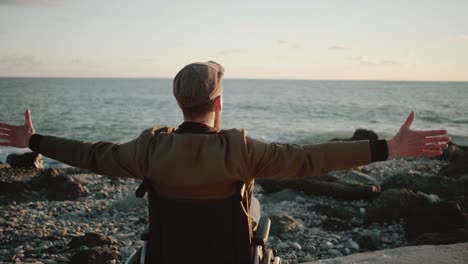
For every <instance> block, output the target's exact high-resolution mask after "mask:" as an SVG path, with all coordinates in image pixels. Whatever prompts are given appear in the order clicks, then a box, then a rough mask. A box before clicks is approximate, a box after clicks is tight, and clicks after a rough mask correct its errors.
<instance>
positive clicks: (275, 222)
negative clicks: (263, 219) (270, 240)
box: [270, 213, 304, 235]
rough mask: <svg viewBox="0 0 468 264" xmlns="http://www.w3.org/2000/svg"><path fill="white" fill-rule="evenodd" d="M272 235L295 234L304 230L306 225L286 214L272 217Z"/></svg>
mask: <svg viewBox="0 0 468 264" xmlns="http://www.w3.org/2000/svg"><path fill="white" fill-rule="evenodd" d="M270 220H271V229H270V233H271V234H272V235H279V234H282V233H288V232H295V231H299V230H302V229H304V225H303V224H301V223H299V222H298V221H296V220H295V219H294V218H293V217H291V216H290V215H288V214H286V213H279V214H273V215H270Z"/></svg>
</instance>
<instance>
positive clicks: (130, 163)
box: [0, 109, 152, 178]
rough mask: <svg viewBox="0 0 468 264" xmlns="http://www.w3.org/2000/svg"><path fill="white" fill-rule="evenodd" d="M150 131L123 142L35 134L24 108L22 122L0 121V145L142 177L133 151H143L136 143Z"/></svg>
mask: <svg viewBox="0 0 468 264" xmlns="http://www.w3.org/2000/svg"><path fill="white" fill-rule="evenodd" d="M151 138H152V137H151V132H150V131H145V132H143V133H142V135H141V136H140V137H139V138H137V139H135V140H132V141H130V142H127V143H124V144H113V143H108V142H97V143H89V142H81V141H77V140H70V139H64V138H58V137H52V136H41V135H37V134H35V131H34V127H33V124H32V121H31V112H30V111H29V109H28V110H26V112H25V122H24V124H23V125H19V126H15V125H11V124H6V123H0V139H2V141H0V145H1V146H11V147H17V148H26V147H30V148H31V149H32V150H34V151H37V152H39V153H41V154H43V155H44V156H46V157H49V158H52V159H55V160H58V161H61V162H63V163H65V164H68V165H71V166H74V167H78V168H83V169H89V170H92V171H94V172H96V173H98V174H103V175H110V176H119V177H131V178H143V177H144V172H143V168H144V164H140V162H139V161H141V159H139V157H138V156H137V153H144V152H143V151H142V150H139V149H138V148H139V147H142V146H146V145H147V144H149V141H151Z"/></svg>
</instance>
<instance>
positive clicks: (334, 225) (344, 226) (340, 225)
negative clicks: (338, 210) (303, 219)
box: [322, 217, 353, 231]
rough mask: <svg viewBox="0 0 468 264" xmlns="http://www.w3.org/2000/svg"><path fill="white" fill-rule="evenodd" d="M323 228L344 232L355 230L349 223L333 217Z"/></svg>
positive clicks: (327, 220)
mask: <svg viewBox="0 0 468 264" xmlns="http://www.w3.org/2000/svg"><path fill="white" fill-rule="evenodd" d="M322 226H323V228H324V229H326V230H330V231H344V230H350V229H352V228H353V226H352V225H351V224H350V222H349V221H344V220H341V219H338V218H333V217H329V218H327V219H326V220H325V221H323V223H322Z"/></svg>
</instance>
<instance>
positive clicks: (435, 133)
mask: <svg viewBox="0 0 468 264" xmlns="http://www.w3.org/2000/svg"><path fill="white" fill-rule="evenodd" d="M418 133H419V134H420V135H422V136H425V137H433V136H442V135H447V130H445V129H440V130H427V131H418Z"/></svg>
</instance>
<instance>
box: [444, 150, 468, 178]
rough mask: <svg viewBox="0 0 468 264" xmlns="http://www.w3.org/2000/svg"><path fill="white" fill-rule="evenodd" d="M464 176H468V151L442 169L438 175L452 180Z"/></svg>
mask: <svg viewBox="0 0 468 264" xmlns="http://www.w3.org/2000/svg"><path fill="white" fill-rule="evenodd" d="M464 174H468V151H465V152H463V153H462V154H460V155H457V156H456V157H455V158H454V160H453V161H452V162H451V163H450V164H448V165H447V166H445V167H443V168H441V169H440V171H439V172H438V173H437V175H439V176H447V177H450V178H459V177H460V176H462V175H464Z"/></svg>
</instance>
